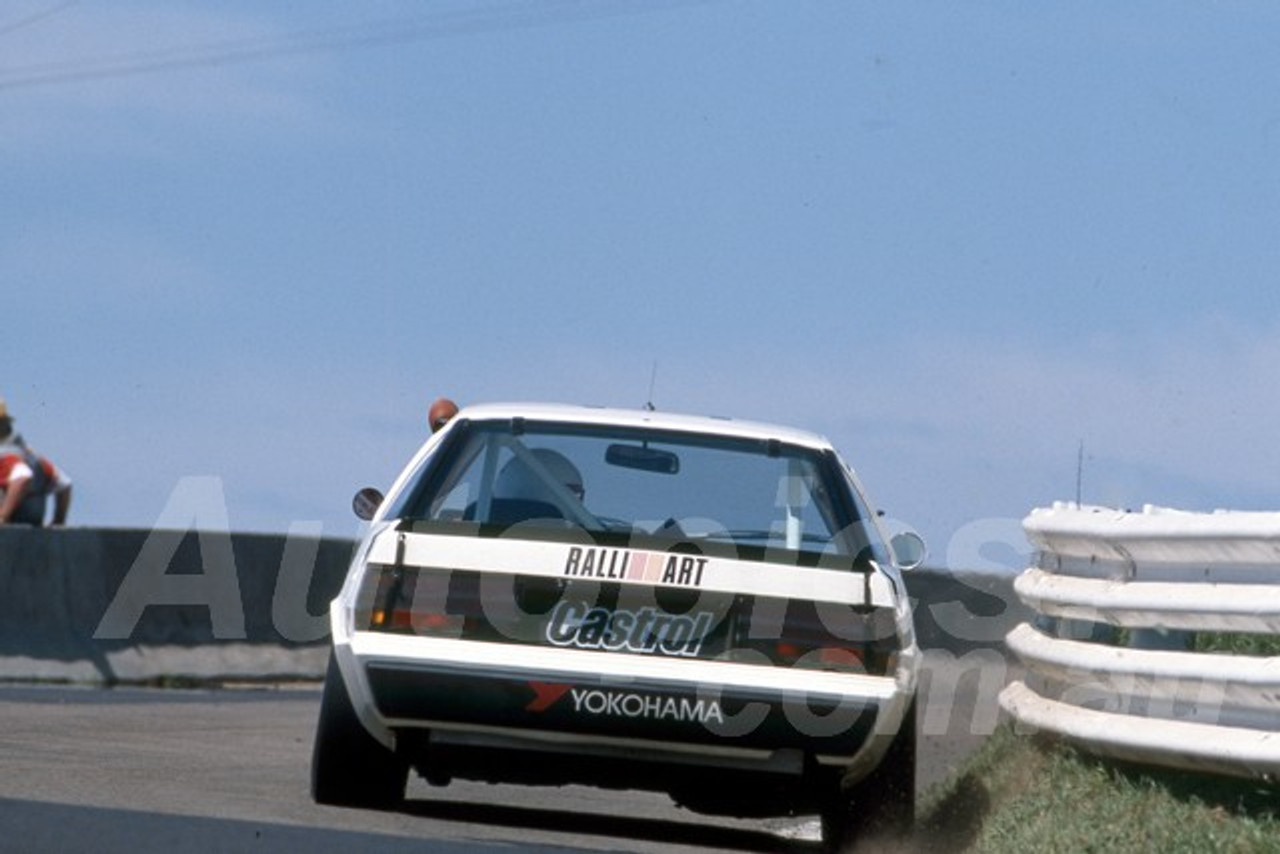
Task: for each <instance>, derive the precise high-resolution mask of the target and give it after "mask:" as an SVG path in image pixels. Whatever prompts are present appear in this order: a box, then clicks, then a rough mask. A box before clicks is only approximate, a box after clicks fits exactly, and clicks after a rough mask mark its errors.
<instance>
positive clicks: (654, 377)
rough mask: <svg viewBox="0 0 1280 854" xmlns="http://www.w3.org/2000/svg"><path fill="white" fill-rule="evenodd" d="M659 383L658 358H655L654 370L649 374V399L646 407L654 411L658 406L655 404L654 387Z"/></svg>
mask: <svg viewBox="0 0 1280 854" xmlns="http://www.w3.org/2000/svg"><path fill="white" fill-rule="evenodd" d="M657 384H658V360H657V359H654V360H653V372H652V373H650V374H649V401H648V403H646V404H645V405H644V408H645V409H646V410H648V411H649V412H653V411H654V410H655V409H657V408H658V407H656V406H654V405H653V388H654V386H656V385H657Z"/></svg>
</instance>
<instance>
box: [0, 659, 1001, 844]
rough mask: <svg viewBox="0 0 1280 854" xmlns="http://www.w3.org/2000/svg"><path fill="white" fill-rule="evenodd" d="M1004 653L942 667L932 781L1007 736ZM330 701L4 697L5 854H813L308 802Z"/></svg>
mask: <svg viewBox="0 0 1280 854" xmlns="http://www.w3.org/2000/svg"><path fill="white" fill-rule="evenodd" d="M1007 676H1008V674H1007V673H1006V672H1005V667H1004V659H1003V657H1002V656H1001V655H1000V653H998V652H997V651H995V650H993V649H976V650H973V651H971V652H969V653H967V654H966V656H965V657H960V658H957V657H956V656H955V655H954V654H952V653H947V652H934V653H931V654H930V656H929V658H928V659H927V661H926V667H925V668H924V672H923V674H922V692H923V693H922V698H923V699H924V705H923V706H922V707H921V717H920V726H921V729H922V740H921V747H920V768H919V772H918V773H919V777H920V784H921V786H922V787H924V786H927V785H929V784H931V783H933V782H936V781H937V780H939V779H941V778H942V777H944V776H945V775H946V774H947V773H948V771H949V770H950V769H951V768H953V767H954V765H955V763H956V762H958V761H959V760H960V759H961V758H963V756H964V755H966V754H967V753H968V752H969V751H970V750H972V749H973V748H974V747H975V746H976V745H977V744H979V743H980V742H981V740H982V737H983V736H984V735H985V734H987V733H989V732H990V729H991V727H992V726H993V725H994V720H995V717H994V709H995V693H994V692H995V691H996V690H998V686H999V685H1000V684H1002V683H1003V681H1004V680H1005V678H1007ZM318 703H319V691H318V690H317V689H316V688H315V687H314V686H306V687H286V688H272V689H263V688H245V689H227V688H223V689H219V690H201V691H186V690H155V689H139V688H117V689H113V690H103V689H94V688H71V687H44V686H19V685H7V686H0V709H3V720H4V724H5V725H4V727H3V733H2V734H0V757H3V768H4V773H3V774H0V828H3V833H0V851H4V852H9V851H13V852H30V851H130V852H161V851H163V852H165V854H173V852H175V851H178V852H181V854H204V852H214V851H285V850H288V851H307V852H309V854H325V852H344V854H347V853H348V852H351V851H361V852H383V851H404V850H431V851H435V852H467V854H478V852H496V851H505V852H510V851H511V850H513V848H514V849H517V850H521V851H535V852H537V851H544V852H550V851H556V852H561V851H575V852H578V851H635V852H659V851H661V852H682V851H814V850H816V844H815V842H816V839H817V826H816V823H815V822H814V821H812V820H809V819H805V818H800V819H788V820H771V821H736V820H725V819H718V818H712V817H707V816H701V815H697V814H694V813H690V812H687V811H683V810H680V809H677V808H675V807H673V806H672V805H671V804H670V802H669V801H668V800H667V799H666V798H665V797H663V796H660V795H654V794H649V793H643V792H609V791H600V790H596V789H590V788H576V787H574V788H565V789H555V788H525V787H515V786H488V785H484V784H471V783H455V784H453V785H451V786H448V787H446V788H431V787H428V786H427V785H426V783H425V782H423V781H421V780H418V779H412V780H411V781H410V785H409V790H408V801H407V803H406V805H405V807H404V808H403V809H401V810H399V811H396V812H364V811H357V810H345V809H336V808H330V807H319V806H316V805H314V804H313V803H311V801H310V798H309V796H308V791H307V785H308V767H309V759H310V750H311V738H312V733H313V730H314V725H315V716H316V711H317V708H318Z"/></svg>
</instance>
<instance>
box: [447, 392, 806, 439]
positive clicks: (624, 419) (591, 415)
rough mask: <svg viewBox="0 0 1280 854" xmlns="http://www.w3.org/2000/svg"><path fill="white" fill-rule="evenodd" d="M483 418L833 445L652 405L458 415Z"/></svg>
mask: <svg viewBox="0 0 1280 854" xmlns="http://www.w3.org/2000/svg"><path fill="white" fill-rule="evenodd" d="M455 417H456V418H458V419H463V418H470V419H474V420H477V421H483V420H488V419H495V418H502V419H505V418H528V419H531V420H538V421H566V422H570V423H576V424H607V425H612V426H623V427H639V428H642V429H645V428H647V429H653V430H676V431H683V432H687V433H704V434H709V435H713V436H733V437H737V438H743V439H777V440H778V441H780V442H786V443H788V444H792V445H801V446H806V447H811V448H824V449H825V448H830V447H831V443H830V442H828V441H827V440H826V438H824V437H823V436H820V435H818V434H817V433H810V432H808V431H805V430H797V429H795V428H794V427H782V426H779V425H776V424H765V423H761V422H755V421H738V420H736V419H732V418H722V417H718V416H705V415H682V414H679V413H674V412H663V411H660V410H648V409H613V408H610V407H603V406H574V405H570V404H560V403H483V404H476V405H473V406H467V407H464V408H463V409H462V410H460V411H459V412H458V414H457V415H456V416H455Z"/></svg>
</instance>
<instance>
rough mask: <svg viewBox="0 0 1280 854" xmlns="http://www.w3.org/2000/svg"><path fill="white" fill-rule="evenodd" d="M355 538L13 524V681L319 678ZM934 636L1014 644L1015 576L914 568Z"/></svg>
mask: <svg viewBox="0 0 1280 854" xmlns="http://www.w3.org/2000/svg"><path fill="white" fill-rule="evenodd" d="M353 549H354V543H353V542H352V541H351V540H348V539H337V538H321V537H318V536H315V535H314V534H310V533H308V531H307V530H306V529H299V530H298V531H295V532H294V533H292V534H291V535H289V536H283V535H268V534H233V533H227V532H225V531H222V532H217V531H180V530H166V529H156V530H125V529H107V530H101V529H90V528H62V529H33V528H25V527H0V680H9V681H30V680H40V681H70V682H91V683H106V684H113V683H117V682H148V681H162V680H183V679H192V680H223V681H225V680H237V679H243V680H279V679H291V678H297V679H315V678H320V677H321V676H322V675H323V673H324V668H325V663H326V659H327V655H328V640H329V625H328V615H327V609H328V603H329V601H330V600H331V599H332V598H333V597H334V596H335V595H337V592H338V590H339V588H340V587H341V585H342V579H343V577H344V575H345V573H346V570H347V566H348V563H349V561H350V559H351V555H352V551H353ZM907 585H908V588H909V590H910V592H911V595H912V598H913V599H914V600H915V602H916V629H917V634H918V637H919V641H920V644H921V646H922V647H924V648H926V649H942V650H947V651H949V652H951V653H953V654H954V655H956V656H962V655H965V654H968V653H970V652H972V651H974V650H985V651H990V650H1001V654H1003V653H1002V650H1003V639H1004V636H1005V634H1006V633H1007V632H1008V631H1009V630H1010V629H1012V628H1013V626H1015V625H1017V624H1018V623H1019V622H1021V621H1022V620H1024V619H1026V615H1027V614H1028V613H1029V612H1028V611H1027V609H1026V608H1025V607H1024V606H1022V604H1021V603H1020V602H1019V601H1018V599H1017V597H1016V595H1015V594H1014V593H1013V588H1012V577H1011V576H1010V577H999V576H978V575H968V574H963V573H962V574H953V573H949V572H939V571H930V570H925V569H920V570H916V571H914V572H912V573H909V574H908V576H907Z"/></svg>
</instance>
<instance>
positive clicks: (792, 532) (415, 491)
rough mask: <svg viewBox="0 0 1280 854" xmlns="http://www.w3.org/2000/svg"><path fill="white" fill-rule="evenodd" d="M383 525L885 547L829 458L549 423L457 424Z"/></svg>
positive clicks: (845, 550)
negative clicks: (393, 521)
mask: <svg viewBox="0 0 1280 854" xmlns="http://www.w3.org/2000/svg"><path fill="white" fill-rule="evenodd" d="M388 515H389V517H391V518H404V519H411V520H415V521H418V520H420V521H424V522H430V523H438V524H441V525H451V524H453V525H468V526H473V527H474V526H477V525H478V526H481V527H489V528H502V529H506V528H510V527H512V526H516V525H520V526H525V527H528V528H550V529H556V528H559V529H565V528H578V529H583V530H585V531H586V532H587V533H589V534H591V535H593V536H595V537H596V538H597V539H599V538H600V537H606V538H607V537H609V536H611V535H623V536H626V537H628V538H634V537H637V536H640V537H646V538H647V537H653V538H658V539H669V540H675V541H680V542H694V543H706V544H729V545H732V546H735V547H747V548H751V547H758V548H761V549H772V550H786V551H793V552H801V553H805V552H810V553H815V554H827V555H833V554H834V555H844V556H850V557H852V556H856V555H859V554H863V553H865V551H866V550H867V549H868V547H870V550H871V552H872V553H874V554H876V556H878V553H879V552H880V548H878V541H877V540H876V538H875V532H874V528H873V527H872V526H870V525H868V524H867V511H866V508H865V505H864V503H863V502H862V500H861V497H860V496H858V495H857V493H856V490H855V489H853V487H852V484H851V482H850V481H849V480H848V479H847V478H846V477H845V476H844V474H843V468H842V467H841V466H840V464H839V462H838V460H837V459H836V458H835V455H834V454H833V453H831V452H829V451H821V450H815V449H813V448H808V447H801V446H795V445H789V444H786V443H782V442H778V441H763V440H746V439H740V438H736V437H727V436H708V435H705V434H691V433H676V432H658V431H647V430H644V431H640V430H634V429H623V428H610V427H600V426H594V425H592V426H587V425H581V424H565V423H550V422H527V421H523V420H520V419H516V420H515V421H511V420H506V421H484V422H466V423H459V424H457V425H455V428H454V430H453V431H452V434H451V435H450V436H449V441H448V443H447V444H446V445H445V446H443V447H442V448H441V449H440V451H439V452H437V453H436V454H433V455H432V457H431V458H430V459H429V460H428V461H427V462H426V464H425V465H424V466H423V468H422V469H421V470H420V471H419V472H418V473H417V474H416V475H415V477H414V478H413V479H412V481H411V482H410V483H409V484H408V486H407V487H406V489H405V490H404V492H403V494H402V496H401V497H400V498H398V499H395V500H394V503H393V505H392V507H391V508H390V510H389V511H388Z"/></svg>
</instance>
